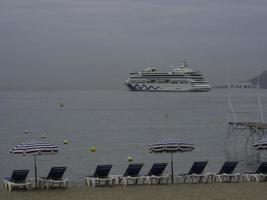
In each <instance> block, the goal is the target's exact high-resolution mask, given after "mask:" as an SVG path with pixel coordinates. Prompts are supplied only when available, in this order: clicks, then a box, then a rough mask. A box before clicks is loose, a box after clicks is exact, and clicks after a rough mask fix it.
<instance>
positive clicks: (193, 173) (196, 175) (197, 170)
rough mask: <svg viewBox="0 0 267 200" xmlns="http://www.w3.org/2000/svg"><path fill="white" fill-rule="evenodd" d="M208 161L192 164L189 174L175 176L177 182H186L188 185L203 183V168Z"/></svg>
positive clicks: (204, 176)
mask: <svg viewBox="0 0 267 200" xmlns="http://www.w3.org/2000/svg"><path fill="white" fill-rule="evenodd" d="M207 164H208V161H196V162H194V163H193V165H192V167H191V169H190V170H189V172H188V173H187V174H179V175H178V176H177V182H180V183H181V182H183V183H185V182H187V180H188V181H189V182H190V183H194V181H195V182H197V183H200V182H203V181H204V180H205V178H206V175H205V174H203V171H204V169H205V167H206V166H207Z"/></svg>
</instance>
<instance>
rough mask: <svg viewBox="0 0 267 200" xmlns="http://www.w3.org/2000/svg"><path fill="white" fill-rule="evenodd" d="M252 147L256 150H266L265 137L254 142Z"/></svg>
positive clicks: (266, 140)
mask: <svg viewBox="0 0 267 200" xmlns="http://www.w3.org/2000/svg"><path fill="white" fill-rule="evenodd" d="M253 148H254V149H256V150H267V137H265V138H262V139H260V140H259V141H257V142H255V143H254V144H253Z"/></svg>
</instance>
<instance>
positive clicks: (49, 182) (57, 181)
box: [39, 167, 68, 189]
mask: <svg viewBox="0 0 267 200" xmlns="http://www.w3.org/2000/svg"><path fill="white" fill-rule="evenodd" d="M66 169H67V167H51V169H50V171H49V173H48V175H47V177H40V178H39V184H40V186H41V188H44V187H46V188H47V189H49V188H50V187H60V188H67V187H68V179H64V178H63V175H64V173H65V171H66Z"/></svg>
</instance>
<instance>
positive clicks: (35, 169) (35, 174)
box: [34, 155, 37, 188]
mask: <svg viewBox="0 0 267 200" xmlns="http://www.w3.org/2000/svg"><path fill="white" fill-rule="evenodd" d="M34 176H35V187H36V188H37V166H36V155H34Z"/></svg>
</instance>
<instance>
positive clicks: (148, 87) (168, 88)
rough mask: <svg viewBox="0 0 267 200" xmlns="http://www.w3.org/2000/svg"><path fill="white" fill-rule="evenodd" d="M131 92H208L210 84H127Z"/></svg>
mask: <svg viewBox="0 0 267 200" xmlns="http://www.w3.org/2000/svg"><path fill="white" fill-rule="evenodd" d="M125 84H126V86H127V87H128V88H129V90H131V91H151V92H153V91H155V92H156V91H158V92H160V91H162V92H190V91H192V92H208V91H209V90H210V89H211V88H210V85H209V84H203V85H192V84H190V83H188V84H167V83H153V84H150V83H129V82H126V83H125Z"/></svg>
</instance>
